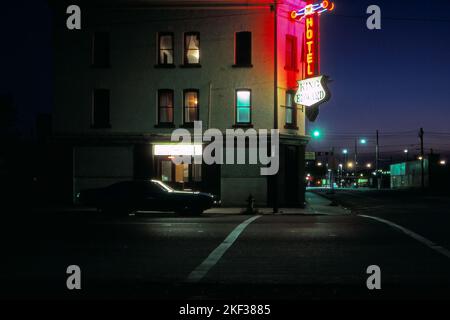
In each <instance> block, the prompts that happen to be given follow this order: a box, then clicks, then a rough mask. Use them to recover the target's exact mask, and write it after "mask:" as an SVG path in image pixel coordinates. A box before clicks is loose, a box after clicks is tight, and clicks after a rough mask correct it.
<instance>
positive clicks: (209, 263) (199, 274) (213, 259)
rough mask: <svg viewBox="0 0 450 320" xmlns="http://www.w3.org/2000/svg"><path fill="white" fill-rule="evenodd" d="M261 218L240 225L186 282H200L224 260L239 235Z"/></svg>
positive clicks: (251, 219) (248, 220)
mask: <svg viewBox="0 0 450 320" xmlns="http://www.w3.org/2000/svg"><path fill="white" fill-rule="evenodd" d="M260 217H261V216H254V217H251V218H249V219H247V220H245V221H244V222H242V223H241V224H240V225H238V226H237V227H236V228H234V230H233V231H231V233H230V234H229V235H228V236H227V237H226V238H225V240H223V242H222V243H221V244H220V245H219V246H218V247H217V248H215V249H214V250H213V251H212V252H211V253H210V254H209V256H208V257H207V258H206V259H205V260H203V262H202V263H200V264H199V265H198V266H197V268H195V269H194V270H193V271H192V272H191V273H190V274H189V276H188V277H187V278H186V281H185V282H189V283H195V282H199V281H200V280H201V279H203V277H204V276H205V275H206V274H207V273H208V271H209V270H210V269H211V268H212V267H214V265H215V264H216V263H217V262H218V261H219V260H220V258H222V256H223V255H224V254H225V252H226V251H227V250H228V249H229V248H230V247H231V246H232V245H233V243H234V242H235V241H236V239H237V238H238V237H239V235H240V234H241V233H242V231H244V229H245V228H247V226H248V225H249V224H250V223H252V222H253V221H255V220H256V219H258V218H260Z"/></svg>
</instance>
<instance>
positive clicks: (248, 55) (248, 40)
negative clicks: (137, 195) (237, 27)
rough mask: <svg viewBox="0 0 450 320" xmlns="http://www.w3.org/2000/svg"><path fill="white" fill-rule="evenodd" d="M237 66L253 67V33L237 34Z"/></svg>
mask: <svg viewBox="0 0 450 320" xmlns="http://www.w3.org/2000/svg"><path fill="white" fill-rule="evenodd" d="M234 57H235V61H234V63H235V66H236V67H251V66H252V33H251V32H248V31H242V32H236V43H235V53H234Z"/></svg>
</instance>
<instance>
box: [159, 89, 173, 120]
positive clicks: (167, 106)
mask: <svg viewBox="0 0 450 320" xmlns="http://www.w3.org/2000/svg"><path fill="white" fill-rule="evenodd" d="M158 123H159V124H173V90H170V89H161V90H158Z"/></svg>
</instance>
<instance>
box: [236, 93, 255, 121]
mask: <svg viewBox="0 0 450 320" xmlns="http://www.w3.org/2000/svg"><path fill="white" fill-rule="evenodd" d="M251 106H252V104H251V91H250V90H247V89H245V90H237V91H236V124H250V123H251V122H252V121H251V108H252V107H251Z"/></svg>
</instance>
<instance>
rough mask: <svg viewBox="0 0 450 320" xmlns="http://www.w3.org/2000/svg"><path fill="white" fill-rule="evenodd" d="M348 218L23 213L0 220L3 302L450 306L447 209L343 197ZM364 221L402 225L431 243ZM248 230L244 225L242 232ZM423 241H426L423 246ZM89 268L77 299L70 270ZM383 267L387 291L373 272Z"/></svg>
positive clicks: (395, 198) (434, 203)
mask: <svg viewBox="0 0 450 320" xmlns="http://www.w3.org/2000/svg"><path fill="white" fill-rule="evenodd" d="M335 197H336V199H338V200H339V201H342V202H343V203H344V204H346V205H349V206H350V205H351V206H352V207H353V208H354V211H353V213H352V214H348V215H340V216H327V215H264V216H260V217H258V218H255V220H254V221H251V222H250V221H249V220H248V219H250V218H252V216H246V215H227V214H221V215H218V214H209V215H208V214H206V215H204V216H202V217H183V216H178V215H175V214H163V213H161V214H155V213H153V214H138V215H136V216H129V217H123V218H109V217H103V216H99V215H97V214H95V213H93V212H79V213H78V212H72V213H58V212H54V213H49V214H46V215H32V214H27V215H22V216H20V218H17V214H18V213H16V212H13V211H10V212H9V214H10V215H11V216H13V215H15V216H16V219H12V220H11V221H8V223H3V224H2V226H3V230H2V234H1V235H2V239H1V243H2V251H3V252H2V256H3V258H4V259H2V263H1V264H2V267H1V268H2V271H1V275H0V281H1V283H2V286H1V288H0V297H1V298H38V299H46V298H57V299H58V298H62V299H66V298H68V299H77V298H145V299H148V298H150V299H220V298H226V299H242V298H250V299H295V300H297V299H328V298H329V299H347V298H353V299H354V298H356V299H358V298H364V299H366V298H368V299H380V298H381V299H383V298H386V299H403V298H426V299H428V298H430V299H431V298H441V299H442V298H443V299H448V298H449V297H450V294H449V293H450V257H447V256H445V250H446V249H450V236H449V233H448V227H449V226H450V224H449V222H450V221H449V220H450V212H449V211H450V206H449V204H450V203H449V200H446V199H444V198H439V199H431V198H430V199H429V198H423V197H422V198H420V197H411V196H406V197H405V196H404V195H403V196H399V195H398V194H397V195H394V194H384V193H377V192H358V191H342V192H338V193H337V194H336V195H335ZM359 214H363V215H370V216H373V217H380V218H383V219H385V220H389V221H392V222H394V223H396V224H398V225H401V226H402V227H404V228H407V229H408V230H411V231H413V232H415V234H419V235H421V236H423V237H424V238H423V239H427V240H430V241H432V242H433V243H434V244H435V245H439V246H440V248H442V249H443V251H441V252H438V251H437V250H436V248H432V247H430V246H429V245H427V244H426V243H423V242H421V241H418V240H417V239H415V238H414V237H412V236H410V235H408V234H406V233H404V232H402V231H400V230H398V229H396V228H394V227H392V226H390V225H388V224H386V223H383V222H379V221H375V220H373V219H369V218H366V217H361V216H359ZM244 222H246V223H247V224H243V223H244ZM423 239H422V240H423ZM69 265H78V266H80V268H81V279H82V281H81V283H82V288H81V290H73V291H69V290H68V289H67V288H66V279H67V277H68V275H67V274H66V268H67V267H68V266H69ZM370 265H378V266H379V267H380V268H381V285H382V288H381V290H372V291H371V290H368V289H367V286H366V280H367V277H368V275H367V274H366V269H367V267H368V266H370Z"/></svg>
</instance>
